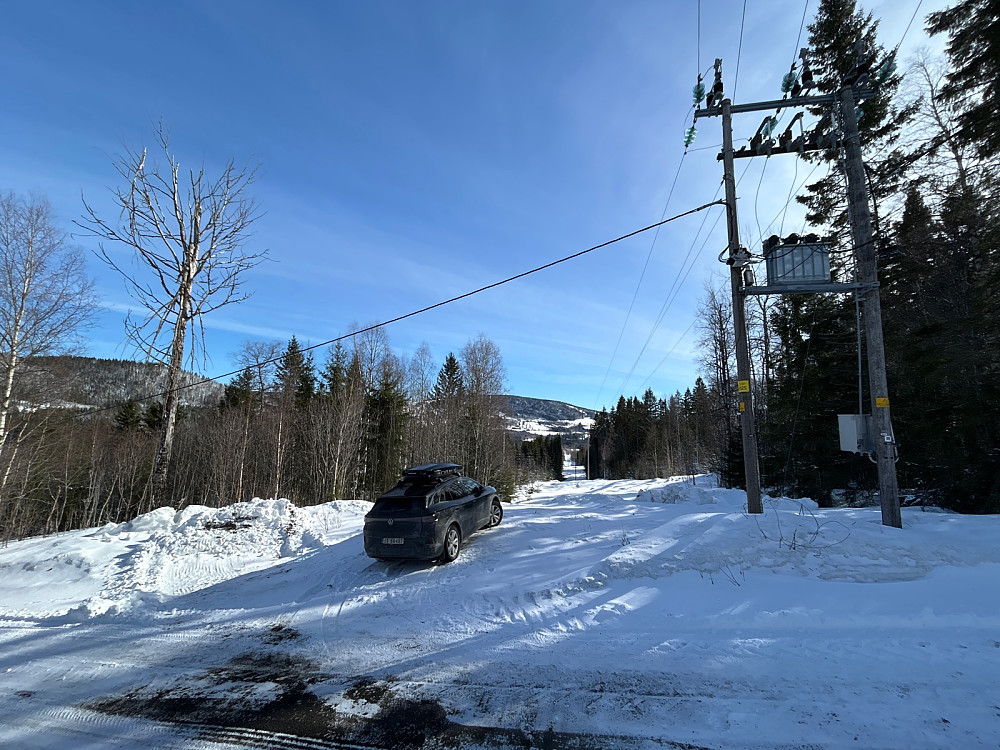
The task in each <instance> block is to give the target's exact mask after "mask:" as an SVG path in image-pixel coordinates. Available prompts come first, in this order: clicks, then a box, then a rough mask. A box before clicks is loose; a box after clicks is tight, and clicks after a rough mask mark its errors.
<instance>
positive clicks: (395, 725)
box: [85, 653, 705, 750]
mask: <svg viewBox="0 0 1000 750" xmlns="http://www.w3.org/2000/svg"><path fill="white" fill-rule="evenodd" d="M334 682H335V681H334V679H333V677H332V676H331V675H326V674H322V673H321V671H320V670H319V667H318V665H317V663H316V662H314V661H312V660H310V659H308V658H305V657H302V656H299V655H293V654H287V653H250V654H244V655H241V656H238V657H236V658H234V659H231V660H230V661H228V662H227V663H225V664H223V665H221V666H218V667H213V668H210V669H207V670H205V671H204V672H202V673H200V674H197V675H192V676H190V677H189V678H187V679H184V680H178V681H176V682H175V683H172V684H150V685H146V686H143V687H139V688H136V689H134V690H131V691H129V692H127V693H123V694H121V695H116V696H108V697H105V698H101V699H99V700H96V701H93V702H90V703H88V704H87V705H86V706H85V707H86V708H89V709H92V710H96V711H100V712H102V713H107V714H112V715H116V716H139V717H144V718H148V719H153V720H156V721H166V722H173V723H177V724H183V725H185V726H188V727H192V726H193V727H196V728H201V729H202V730H203V731H204V734H205V739H206V740H209V739H211V738H212V737H216V736H219V735H220V730H224V734H225V736H226V737H227V738H228V740H229V741H231V742H232V741H236V742H238V743H240V744H243V745H245V746H250V747H262V748H264V747H277V746H280V747H283V748H297V747H302V748H306V747H308V748H312V750H317V749H318V748H323V747H329V748H337V747H343V746H344V745H347V744H349V745H350V746H352V747H364V748H373V749H375V748H386V749H388V748H394V749H398V750H419V749H422V748H423V749H427V750H433V749H441V750H444V749H445V748H468V749H470V750H471V749H472V748H497V749H499V750H513V749H514V748H520V749H525V750H528V749H532V748H537V749H538V750H600V749H602V748H608V747H615V748H623V749H629V748H635V749H636V750H638V748H649V747H667V748H687V749H688V750H699V748H700V750H705V749H704V748H701V746H695V745H689V744H684V743H671V742H666V741H656V740H650V739H647V738H641V739H640V738H632V737H613V736H607V735H593V734H576V733H571V732H556V731H553V730H552V729H551V728H549V729H545V730H541V731H526V730H522V729H503V728H496V727H478V726H466V725H463V724H459V723H456V722H454V721H452V720H451V719H449V718H448V715H447V713H446V711H445V709H444V708H443V707H442V706H441V704H440V703H438V702H437V701H433V700H427V699H412V698H409V697H407V696H405V695H400V694H398V693H397V692H396V691H395V690H394V685H395V681H394V680H392V679H391V678H389V679H375V678H373V677H370V676H363V677H358V678H355V679H354V680H353V682H351V684H350V685H348V686H347V687H346V688H343V687H342V685H343V683H340V686H341V687H340V689H332V690H331V688H334V685H333V683H334ZM320 695H325V696H327V697H325V698H321V697H320Z"/></svg>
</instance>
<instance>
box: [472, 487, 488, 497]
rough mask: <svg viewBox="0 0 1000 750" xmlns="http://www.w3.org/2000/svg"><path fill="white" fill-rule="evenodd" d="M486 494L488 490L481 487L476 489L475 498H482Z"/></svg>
mask: <svg viewBox="0 0 1000 750" xmlns="http://www.w3.org/2000/svg"><path fill="white" fill-rule="evenodd" d="M484 492H486V488H485V487H482V486H480V487H479V488H477V489H476V492H475V496H476V497H482V495H483V493H484Z"/></svg>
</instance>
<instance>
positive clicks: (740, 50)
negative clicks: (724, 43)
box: [733, 0, 747, 100]
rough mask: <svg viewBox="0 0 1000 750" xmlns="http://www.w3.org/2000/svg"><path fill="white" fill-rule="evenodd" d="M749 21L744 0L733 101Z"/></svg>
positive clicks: (744, 0) (745, 0)
mask: <svg viewBox="0 0 1000 750" xmlns="http://www.w3.org/2000/svg"><path fill="white" fill-rule="evenodd" d="M746 21H747V0H743V18H742V19H740V46H739V47H737V48H736V75H735V76H734V77H733V99H734V100H735V99H736V86H737V85H738V84H739V82H740V58H741V57H742V55H743V27H744V25H746Z"/></svg>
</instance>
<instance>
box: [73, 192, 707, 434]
mask: <svg viewBox="0 0 1000 750" xmlns="http://www.w3.org/2000/svg"><path fill="white" fill-rule="evenodd" d="M721 205H725V204H724V203H723V202H722V201H719V200H713V201H711V202H710V203H705V204H703V205H701V206H698V207H697V208H692V209H689V210H687V211H684V212H683V213H679V214H677V215H675V216H671V217H670V218H669V219H663V220H661V221H658V222H656V223H655V224H650V225H649V226H646V227H643V228H642V229H636V230H635V231H633V232H629V233H628V234H623V235H621V236H620V237H615V238H614V239H613V240H608V241H607V242H602V243H600V244H599V245H594V246H593V247H588V248H587V249H586V250H580V251H579V252H576V253H573V254H572V255H567V256H566V257H564V258H559V259H558V260H554V261H552V262H551V263H546V264H545V265H541V266H538V267H536V268H532V269H530V270H528V271H523V272H522V273H519V274H515V275H514V276H509V277H508V278H506V279H502V280H500V281H495V282H493V283H492V284H487V285H486V286H482V287H479V288H478V289H473V290H472V291H471V292H466V293H465V294H459V295H458V296H456V297H451V298H450V299H446V300H444V301H442V302H436V303H435V304H433V305H427V307H422V308H420V309H419V310H414V311H412V312H408V313H406V314H404V315H398V316H396V317H395V318H390V319H389V320H385V321H382V322H381V323H375V324H373V325H370V326H367V327H365V328H362V329H360V330H357V331H353V332H351V333H347V334H344V335H343V336H337V337H336V338H332V339H330V340H328V341H321V342H320V343H318V344H312V345H311V346H304V347H302V349H301V350H302V351H303V352H308V351H311V350H313V349H318V348H319V347H321V346H329V345H330V344H335V343H337V342H338V341H343V340H344V339H349V338H353V337H355V336H359V335H361V334H362V333H368V332H369V331H374V330H375V329H376V328H384V327H385V326H387V325H391V324H393V323H398V322H400V321H401V320H406V319H407V318H413V317H415V316H417V315H422V314H423V313H425V312H430V311H431V310H436V309H437V308H439V307H444V306H445V305H450V304H451V303H452V302H458V301H459V300H463V299H465V298H466V297H471V296H473V295H474V294H479V293H481V292H485V291H488V290H490V289H495V288H496V287H498V286H503V285H504V284H509V283H510V282H512V281H517V280H518V279H523V278H524V277H525V276H530V275H531V274H534V273H538V272H539V271H544V270H546V269H548V268H552V267H553V266H557V265H559V264H560V263H566V262H567V261H570V260H574V259H575V258H579V257H581V256H583V255H586V254H587V253H592V252H594V251H595V250H600V249H602V248H605V247H608V246H609V245H613V244H615V243H616V242H621V241H623V240H627V239H629V238H631V237H635V236H636V235H639V234H642V233H643V232H648V231H649V230H650V229H657V228H658V227H661V226H663V225H664V224H669V223H670V222H672V221H676V220H677V219H681V218H683V217H685V216H690V215H691V214H696V213H698V212H700V211H704V210H705V209H706V208H710V207H711V206H721ZM282 356H283V355H282ZM281 358H282V357H281V356H278V357H272V358H270V359H266V360H263V361H262V362H257V363H255V364H254V365H253V366H254V367H260V366H262V365H267V364H271V363H273V362H277V361H279V360H280V359H281ZM245 369H246V368H245V367H241V368H239V369H237V370H232V371H230V372H225V373H222V374H221V375H216V376H215V377H212V378H202V379H201V380H195V381H194V382H191V383H187V384H185V385H179V386H176V387H175V388H173V389H172V390H173V392H174V393H176V392H178V391H183V390H186V389H187V388H193V387H195V386H197V385H202V384H204V383H212V382H215V381H217V380H220V379H222V378H228V377H230V376H232V375H237V374H239V373H241V372H243V370H245ZM170 392H171V390H170V389H168V390H165V391H160V392H158V393H151V394H149V395H147V396H144V397H143V398H141V399H138V400H139V401H148V400H150V399H154V398H159V397H160V396H166V395H167V394H168V393H170ZM114 408H117V407H114V406H106V407H103V408H100V409H93V410H91V411H89V412H87V413H88V414H99V413H101V412H104V411H110V410H111V409H114Z"/></svg>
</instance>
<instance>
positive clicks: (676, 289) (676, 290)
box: [620, 164, 750, 393]
mask: <svg viewBox="0 0 1000 750" xmlns="http://www.w3.org/2000/svg"><path fill="white" fill-rule="evenodd" d="M749 168H750V165H749V164H747V166H746V167H744V168H743V174H741V175H740V179H739V180H738V181H737V183H736V184H737V185H738V184H739V183H740V182H742V180H743V177H744V176H745V175H746V173H747V170H748V169H749ZM721 190H722V186H721V185H720V186H719V188H718V190H716V191H715V197H716V198H717V197H718V195H719V191H721ZM721 218H722V214H719V216H717V217H716V219H715V223H714V224H712V228H711V229H710V230H709V231H708V236H707V237H706V238H705V241H704V242H703V243H702V246H701V247H700V248H699V250H698V254H700V253H701V251H702V250H704V249H705V245H707V244H708V241H709V239H710V238H711V235H712V232H714V231H715V228H716V227H717V226H718V225H719V221H720V220H721ZM706 221H708V216H707V215H706V216H705V218H704V219H702V222H701V226H700V227H698V231H697V233H696V234H695V236H694V239H693V240H692V241H691V246H690V247H689V248H688V251H687V254H686V255H685V256H684V260H683V261H681V266H680V270H679V271H678V272H677V275H676V276H675V277H674V281H673V283H672V284H671V286H670V289H669V290H668V291H667V297H666V299H665V300H664V301H663V305H662V306H661V307H660V313H659V315H658V316H657V318H656V320H655V321H654V323H653V326H652V328H651V329H650V331H649V335H648V336H647V337H646V341H645V343H644V344H643V345H642V349H641V350H640V351H639V354H638V356H637V357H636V358H635V361H634V362H633V363H632V367H631V368H629V371H628V374H627V375H626V376H625V380H624V381H622V385H621V389H620V390H621V392H622V393H624V392H625V387H626V386H627V385H628V381H629V380H630V379H631V378H632V375H634V374H635V370H636V367H638V366H639V361H640V360H641V359H642V355H643V354H645V353H646V348H647V347H648V346H649V343H650V342H651V341H652V340H653V335H654V334H655V333H656V329H657V328H659V326H660V323H661V322H662V321H663V318H664V316H665V315H666V314H667V310H669V309H670V306H671V305H672V304H673V302H674V300H675V299H676V298H677V295H678V294H680V290H681V288H682V287H683V285H684V282H685V281H687V277H688V276H690V275H691V271H692V270H693V269H694V261H695V260H696V259H697V254H695V256H694V258H692V253H694V248H695V245H697V243H698V238H699V237H701V233H702V230H703V229H704V228H705V222H706ZM689 259H690V260H691V263H690V265H688V260H689ZM685 266H687V270H686V271H685V270H684V267H685ZM681 272H683V276H682V275H681ZM650 377H652V376H650Z"/></svg>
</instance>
